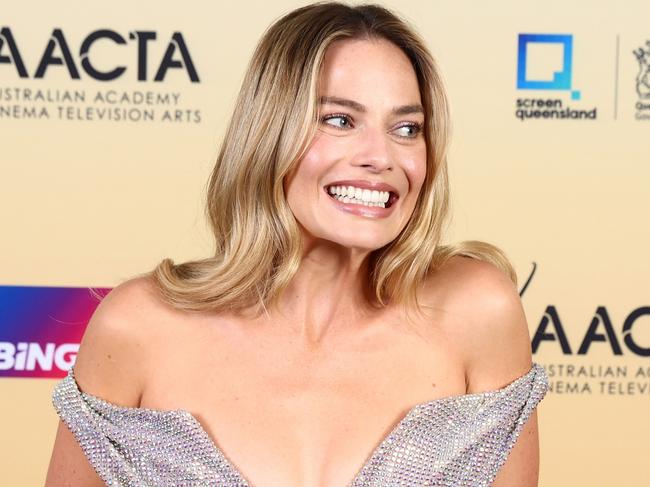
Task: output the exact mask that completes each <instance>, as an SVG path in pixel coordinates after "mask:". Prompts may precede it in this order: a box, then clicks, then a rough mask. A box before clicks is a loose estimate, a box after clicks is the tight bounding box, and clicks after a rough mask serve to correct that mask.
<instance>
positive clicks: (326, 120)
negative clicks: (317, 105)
mask: <svg viewBox="0 0 650 487" xmlns="http://www.w3.org/2000/svg"><path fill="white" fill-rule="evenodd" d="M337 119H338V120H340V121H341V122H343V123H342V124H337V123H336V122H334V123H329V121H330V120H337ZM321 122H323V123H326V124H327V125H331V126H332V127H334V128H337V129H345V128H347V127H349V126H350V117H348V116H347V115H338V114H334V115H325V116H324V117H321Z"/></svg>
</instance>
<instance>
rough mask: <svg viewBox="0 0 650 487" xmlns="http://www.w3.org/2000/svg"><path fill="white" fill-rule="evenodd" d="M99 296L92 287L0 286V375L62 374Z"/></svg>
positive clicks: (104, 290) (100, 290) (102, 292)
mask: <svg viewBox="0 0 650 487" xmlns="http://www.w3.org/2000/svg"><path fill="white" fill-rule="evenodd" d="M92 289H93V290H94V291H95V293H96V294H99V295H100V296H105V295H106V294H108V292H109V291H110V290H111V288H92ZM99 302H100V298H99V297H97V296H96V295H95V294H93V292H91V289H90V288H72V287H70V288H67V287H36V286H0V377H47V378H61V377H64V376H65V374H66V373H67V371H68V369H70V367H72V365H73V364H74V361H75V359H76V358H77V351H78V349H79V343H80V341H81V337H82V336H83V333H84V331H85V329H86V326H87V324H88V321H89V320H90V317H91V316H92V314H93V313H94V311H95V308H96V307H97V305H98V304H99Z"/></svg>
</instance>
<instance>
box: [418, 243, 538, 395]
mask: <svg viewBox="0 0 650 487" xmlns="http://www.w3.org/2000/svg"><path fill="white" fill-rule="evenodd" d="M431 281H432V282H431V286H429V287H430V288H431V289H435V288H437V289H438V290H442V291H441V292H442V294H444V303H445V309H446V310H447V312H448V313H451V314H452V315H453V316H455V317H456V319H454V320H453V326H454V327H455V330H454V335H455V336H456V338H457V340H458V341H459V345H460V349H461V350H462V352H463V355H464V362H465V369H466V377H467V381H468V393H474V392H482V391H487V390H494V389H498V388H501V387H503V386H504V385H507V384H509V383H510V382H512V380H514V379H516V378H517V377H520V376H522V375H524V374H525V373H527V372H528V371H529V370H530V367H531V364H532V353H531V344H530V333H529V330H528V323H527V321H526V314H525V311H524V308H523V304H522V302H521V298H520V296H519V292H518V290H517V287H516V285H515V283H514V282H513V281H512V280H511V279H510V277H509V276H508V275H506V274H505V273H504V272H503V271H502V270H501V269H499V268H498V267H496V266H495V265H494V264H492V263H490V262H487V261H482V260H479V259H475V258H472V257H465V256H460V255H459V256H454V257H451V258H450V259H449V260H448V261H447V262H446V263H445V264H444V265H443V266H442V267H440V268H439V269H437V270H436V271H435V272H434V273H433V274H432V276H431ZM434 281H435V282H434Z"/></svg>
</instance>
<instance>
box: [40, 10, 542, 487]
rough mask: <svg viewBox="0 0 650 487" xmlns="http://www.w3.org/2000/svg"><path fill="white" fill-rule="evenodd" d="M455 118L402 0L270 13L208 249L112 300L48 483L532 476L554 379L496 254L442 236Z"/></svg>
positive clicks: (242, 101)
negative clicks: (388, 5)
mask: <svg viewBox="0 0 650 487" xmlns="http://www.w3.org/2000/svg"><path fill="white" fill-rule="evenodd" d="M448 126H449V116H448V110H447V101H446V97H445V91H444V87H443V85H442V83H441V80H440V75H439V72H438V69H437V67H436V64H435V62H434V60H433V58H432V57H431V55H430V53H429V52H428V50H427V48H426V47H425V45H424V43H423V41H422V40H421V38H420V37H419V36H418V35H417V34H416V33H414V31H413V29H412V28H411V27H409V26H408V25H407V24H406V23H405V22H403V21H402V20H400V19H399V18H398V17H397V16H396V15H395V14H394V13H392V12H391V11H389V10H387V9H385V8H383V7H380V6H377V5H358V6H354V7H351V6H348V5H345V4H342V3H338V2H319V3H315V4H311V5H308V6H305V7H301V8H298V9H296V10H294V11H292V12H290V13H288V14H286V15H285V16H284V17H282V18H280V19H279V20H278V21H277V22H275V23H274V24H273V25H272V26H271V27H270V28H269V29H268V30H267V32H266V33H265V34H264V36H263V37H262V39H261V41H260V42H259V44H258V46H257V48H256V50H255V52H254V54H253V58H252V60H251V62H250V64H249V66H248V70H247V72H246V76H245V78H244V82H243V85H242V88H241V91H240V93H239V97H238V99H237V103H236V106H235V110H234V113H233V116H232V119H231V121H230V125H229V127H228V129H227V132H226V135H225V138H224V141H223V144H222V146H221V150H220V152H219V156H218V158H217V161H216V164H215V167H214V170H213V172H212V175H211V177H210V180H209V184H208V195H207V197H208V199H207V216H208V218H209V221H210V224H211V228H212V231H213V235H214V239H215V247H216V249H215V252H214V255H212V256H210V257H208V258H204V259H200V260H195V261H190V262H184V263H180V264H174V262H173V261H172V260H170V259H165V260H164V261H162V262H161V263H160V264H159V265H158V266H157V267H156V268H155V269H154V270H152V271H150V272H147V273H145V274H144V275H141V276H138V277H135V278H133V279H131V280H128V281H127V282H124V283H122V284H120V285H119V286H117V287H116V288H115V289H113V290H112V291H111V293H110V294H109V295H108V296H107V297H106V298H105V299H104V300H103V301H102V302H101V304H100V305H99V307H98V308H97V310H96V312H95V314H94V315H93V317H92V319H91V322H90V323H89V325H88V329H87V331H86V334H85V335H84V339H83V341H82V344H81V347H80V349H79V353H78V355H77V360H76V363H75V365H74V369H70V372H69V374H68V376H67V377H66V378H65V379H63V380H62V381H61V382H60V383H59V384H58V385H57V387H56V389H55V391H54V394H53V402H54V406H55V408H56V410H57V412H58V414H59V416H60V417H61V422H60V424H59V430H58V433H57V439H56V443H55V445H54V450H53V454H52V460H51V464H50V470H49V473H48V480H47V484H48V485H51V486H54V485H68V484H79V483H83V484H84V485H90V484H92V483H93V482H94V483H96V484H101V482H106V483H107V484H111V485H129V486H131V485H133V486H135V485H220V486H244V485H254V486H266V485H283V486H314V487H317V486H324V485H327V486H344V485H351V486H375V487H377V486H382V487H384V486H385V487H388V486H393V485H409V486H419V485H454V486H487V485H490V484H492V485H499V486H501V487H505V486H517V487H522V486H523V487H531V486H534V485H536V484H537V466H538V437H537V422H536V415H535V408H536V406H537V404H538V403H539V401H541V399H542V398H543V397H544V394H545V393H546V390H547V387H548V384H547V378H546V375H545V372H544V369H543V368H542V367H541V366H539V365H538V364H534V363H532V362H531V350H530V338H529V336H528V328H527V324H526V320H525V315H524V312H523V308H522V305H521V301H520V299H519V296H518V293H517V289H516V276H515V272H514V270H513V268H512V266H511V265H510V263H509V262H508V260H507V259H506V257H505V255H504V254H503V252H501V251H500V250H499V249H498V248H497V247H495V246H493V245H491V244H488V243H485V242H479V241H467V242H461V243H458V244H454V245H442V244H441V239H442V230H443V228H444V225H445V222H446V218H447V213H448V206H449V188H448V181H447V157H446V154H447V143H448ZM468 257H469V258H468ZM413 312H415V313H413ZM506 460H507V461H506ZM497 474H498V476H497Z"/></svg>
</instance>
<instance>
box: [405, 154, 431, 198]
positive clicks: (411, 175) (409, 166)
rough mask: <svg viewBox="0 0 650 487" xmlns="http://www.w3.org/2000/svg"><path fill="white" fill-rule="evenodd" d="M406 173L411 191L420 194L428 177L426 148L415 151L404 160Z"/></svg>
mask: <svg viewBox="0 0 650 487" xmlns="http://www.w3.org/2000/svg"><path fill="white" fill-rule="evenodd" d="M403 167H404V171H405V172H406V177H407V178H408V180H409V190H410V191H412V192H414V193H418V192H419V191H420V188H421V187H422V185H423V184H424V179H425V177H426V175H427V151H426V147H424V148H422V149H420V150H417V151H414V152H412V153H411V154H409V155H408V156H407V157H405V158H404V166H403Z"/></svg>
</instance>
